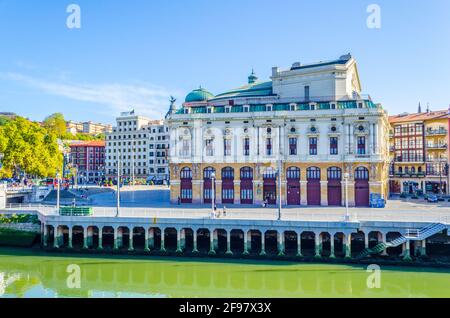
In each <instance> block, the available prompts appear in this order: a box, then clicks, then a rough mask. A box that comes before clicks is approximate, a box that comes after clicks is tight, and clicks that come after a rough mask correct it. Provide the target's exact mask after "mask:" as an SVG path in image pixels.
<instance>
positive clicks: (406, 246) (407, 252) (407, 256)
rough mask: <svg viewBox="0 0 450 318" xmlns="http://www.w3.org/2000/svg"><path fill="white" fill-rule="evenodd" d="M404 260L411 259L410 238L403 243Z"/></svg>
mask: <svg viewBox="0 0 450 318" xmlns="http://www.w3.org/2000/svg"><path fill="white" fill-rule="evenodd" d="M403 260H404V261H410V260H411V251H410V250H409V240H407V241H406V242H405V243H403Z"/></svg>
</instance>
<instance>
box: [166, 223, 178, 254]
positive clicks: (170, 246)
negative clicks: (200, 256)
mask: <svg viewBox="0 0 450 318" xmlns="http://www.w3.org/2000/svg"><path fill="white" fill-rule="evenodd" d="M164 248H165V249H166V251H168V252H175V251H176V250H177V229H176V228H174V227H166V228H165V229H164Z"/></svg>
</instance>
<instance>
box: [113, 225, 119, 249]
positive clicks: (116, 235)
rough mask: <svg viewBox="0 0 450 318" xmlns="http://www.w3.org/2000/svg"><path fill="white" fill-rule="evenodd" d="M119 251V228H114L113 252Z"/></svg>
mask: <svg viewBox="0 0 450 318" xmlns="http://www.w3.org/2000/svg"><path fill="white" fill-rule="evenodd" d="M118 249H119V228H117V227H115V228H114V250H118Z"/></svg>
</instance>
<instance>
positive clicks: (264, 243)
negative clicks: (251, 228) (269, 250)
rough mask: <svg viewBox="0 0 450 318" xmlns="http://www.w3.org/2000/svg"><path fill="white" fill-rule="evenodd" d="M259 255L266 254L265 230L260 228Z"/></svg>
mask: <svg viewBox="0 0 450 318" xmlns="http://www.w3.org/2000/svg"><path fill="white" fill-rule="evenodd" d="M259 255H260V256H266V232H265V231H264V230H261V253H259Z"/></svg>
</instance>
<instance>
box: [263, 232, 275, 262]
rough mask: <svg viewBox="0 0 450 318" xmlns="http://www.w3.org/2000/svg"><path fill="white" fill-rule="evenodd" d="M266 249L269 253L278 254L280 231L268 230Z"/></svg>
mask: <svg viewBox="0 0 450 318" xmlns="http://www.w3.org/2000/svg"><path fill="white" fill-rule="evenodd" d="M264 241H265V244H264V246H265V251H266V254H267V255H272V256H273V255H277V254H278V232H277V231H275V230H268V231H266V232H265V233H264Z"/></svg>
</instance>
